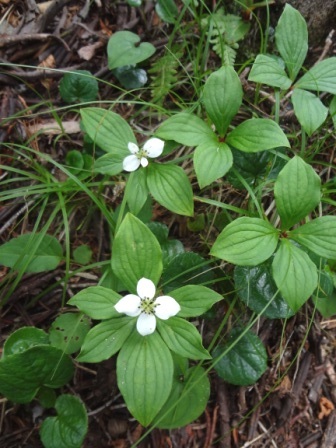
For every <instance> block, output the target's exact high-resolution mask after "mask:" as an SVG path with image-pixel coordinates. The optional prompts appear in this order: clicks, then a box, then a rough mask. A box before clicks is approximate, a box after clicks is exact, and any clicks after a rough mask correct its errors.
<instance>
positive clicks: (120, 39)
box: [107, 31, 155, 70]
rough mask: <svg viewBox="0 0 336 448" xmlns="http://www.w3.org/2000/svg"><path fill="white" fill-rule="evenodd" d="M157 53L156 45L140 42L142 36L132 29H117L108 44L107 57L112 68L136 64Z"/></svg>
mask: <svg viewBox="0 0 336 448" xmlns="http://www.w3.org/2000/svg"><path fill="white" fill-rule="evenodd" d="M154 53H155V47H154V45H152V44H150V43H149V42H142V43H140V37H139V36H138V35H137V34H134V33H131V32H130V31H117V32H115V33H114V34H112V36H111V37H110V39H109V41H108V44H107V59H108V67H109V69H110V70H112V69H114V68H117V67H123V66H124V65H135V64H137V63H138V62H142V61H144V60H145V59H148V58H150V57H151V56H152V55H153V54H154Z"/></svg>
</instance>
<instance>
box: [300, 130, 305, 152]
mask: <svg viewBox="0 0 336 448" xmlns="http://www.w3.org/2000/svg"><path fill="white" fill-rule="evenodd" d="M306 144H307V134H306V131H305V130H304V129H303V127H301V152H300V155H301V157H302V158H303V157H304V155H305V151H306Z"/></svg>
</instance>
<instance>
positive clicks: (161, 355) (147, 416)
mask: <svg viewBox="0 0 336 448" xmlns="http://www.w3.org/2000/svg"><path fill="white" fill-rule="evenodd" d="M173 373H174V363H173V359H172V356H171V354H170V351H169V349H168V348H167V346H166V344H165V343H164V342H163V340H162V339H161V337H160V336H159V334H158V333H157V332H154V333H153V334H151V335H149V336H140V335H139V333H137V332H136V331H135V332H134V333H133V334H132V335H131V336H130V337H129V338H128V339H127V341H126V342H125V343H124V345H123V346H122V348H121V350H120V353H119V356H118V359H117V378H118V387H119V390H120V392H121V393H122V395H123V397H124V399H125V402H126V405H127V407H128V409H129V411H130V412H131V414H132V415H133V416H134V417H135V418H136V419H137V420H138V421H139V422H140V423H141V424H142V425H143V426H147V425H149V424H150V423H151V422H152V421H153V419H154V417H155V416H156V415H157V413H158V412H159V411H160V409H161V408H162V406H163V405H164V403H165V402H166V400H167V398H168V397H169V396H170V393H171V387H172V381H173Z"/></svg>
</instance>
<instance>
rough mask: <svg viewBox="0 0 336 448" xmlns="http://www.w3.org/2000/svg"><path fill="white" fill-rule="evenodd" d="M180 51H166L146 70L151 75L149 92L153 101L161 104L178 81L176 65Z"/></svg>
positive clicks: (180, 55) (180, 54)
mask: <svg viewBox="0 0 336 448" xmlns="http://www.w3.org/2000/svg"><path fill="white" fill-rule="evenodd" d="M182 54H183V53H182V51H178V52H176V53H172V52H167V53H166V54H165V55H164V56H162V57H161V58H160V59H158V60H157V61H155V62H154V64H153V66H152V67H151V68H150V69H149V70H148V73H149V74H150V75H151V83H150V88H151V93H152V98H153V102H154V103H156V104H158V105H160V106H162V105H163V102H164V100H165V98H166V96H167V95H168V94H169V92H170V91H171V90H172V88H173V87H174V85H175V84H176V83H177V81H178V70H177V69H178V67H179V65H180V62H179V61H180V59H181V57H182Z"/></svg>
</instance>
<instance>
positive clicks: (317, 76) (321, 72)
mask: <svg viewBox="0 0 336 448" xmlns="http://www.w3.org/2000/svg"><path fill="white" fill-rule="evenodd" d="M335 73H336V57H332V58H328V59H324V61H321V62H318V63H317V64H316V65H314V67H312V68H311V69H310V70H308V72H307V73H305V74H304V75H303V76H302V78H300V79H299V80H298V82H297V83H296V85H295V87H299V88H300V89H307V90H317V91H319V92H329V93H332V94H333V95H336V76H335Z"/></svg>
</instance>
